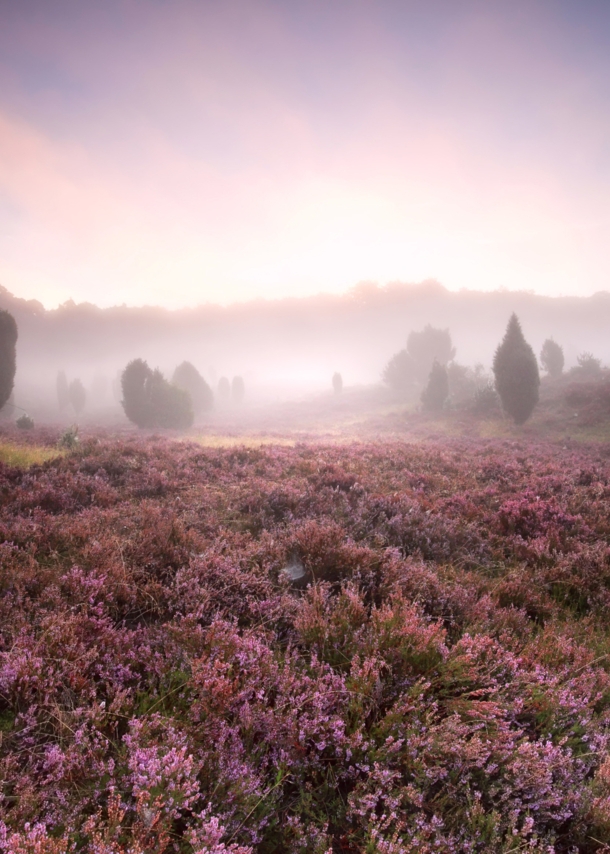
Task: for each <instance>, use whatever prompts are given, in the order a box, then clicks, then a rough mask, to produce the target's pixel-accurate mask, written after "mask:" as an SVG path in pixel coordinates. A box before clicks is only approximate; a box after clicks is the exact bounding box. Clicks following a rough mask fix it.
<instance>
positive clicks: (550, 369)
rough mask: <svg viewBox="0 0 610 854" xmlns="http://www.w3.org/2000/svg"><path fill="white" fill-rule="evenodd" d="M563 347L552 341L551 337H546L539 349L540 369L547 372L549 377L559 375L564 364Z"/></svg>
mask: <svg viewBox="0 0 610 854" xmlns="http://www.w3.org/2000/svg"><path fill="white" fill-rule="evenodd" d="M564 361H565V360H564V357H563V349H562V348H561V347H560V346H559V344H557V343H556V342H555V341H553V339H552V338H547V339H546V341H545V342H544V344H543V345H542V350H541V351H540V364H541V365H542V369H543V370H544V371H546V372H547V374H548V375H549V376H550V377H553V378H555V377H560V376H561V374H562V371H563V366H564Z"/></svg>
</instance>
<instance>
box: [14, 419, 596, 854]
mask: <svg viewBox="0 0 610 854" xmlns="http://www.w3.org/2000/svg"><path fill="white" fill-rule="evenodd" d="M28 435H30V434H28ZM36 436H37V434H36V433H35V432H34V434H33V440H32V441H34V439H35V438H36ZM0 501H1V504H2V513H1V516H0V550H1V551H2V561H1V562H0V626H1V634H0V641H1V647H0V649H1V652H0V729H1V731H2V739H1V742H0V779H1V780H2V790H1V797H2V811H1V815H2V819H1V822H0V850H5V851H10V852H19V854H34V852H36V854H66V852H72V851H74V852H77V851H82V852H87V854H136V853H137V854H144V852H156V854H157V852H158V854H163V852H168V854H169V852H197V854H204V852H205V854H221V852H228V851H230V852H233V854H246V852H257V854H259V853H260V854H271V852H278V854H279V852H303V854H304V852H314V854H315V852H319V854H325V852H331V851H332V852H354V854H355V852H370V854H374V852H379V854H398V852H413V854H415V852H418V853H419V852H432V851H435V852H437V851H438V852H446V854H449V852H456V854H457V852H485V853H486V854H487V852H489V854H492V852H494V854H495V852H509V851H512V852H516V851H528V852H540V854H542V852H544V854H550V852H576V851H578V852H583V854H585V852H595V851H603V850H607V849H606V848H605V847H604V846H606V845H607V844H608V843H610V742H609V737H610V659H609V657H608V656H609V652H608V650H609V646H608V641H609V629H608V623H607V613H608V608H609V607H610V569H609V568H610V525H609V522H608V519H609V517H610V513H609V504H610V454H609V452H608V448H607V446H605V445H597V446H591V447H590V448H584V447H583V448H581V449H573V448H570V447H563V446H562V445H561V444H550V443H549V444H534V443H527V442H525V441H521V442H515V441H493V442H491V441H490V442H486V441H479V442H476V443H474V442H468V441H465V440H455V441H447V442H446V443H444V444H443V445H440V444H439V445H435V444H428V445H422V444H419V445H405V444H398V443H390V444H387V445H381V444H352V445H349V446H347V447H330V446H321V445H315V446H305V445H301V446H298V447H295V448H286V447H279V446H275V447H274V446H270V447H267V448H262V447H260V448H246V447H238V448H231V449H213V448H202V447H201V446H198V445H194V444H188V443H178V442H173V443H171V442H168V441H166V440H163V439H159V438H157V439H154V438H150V439H144V438H124V439H109V440H107V439H105V438H104V437H103V436H99V437H94V438H91V437H89V438H86V437H83V439H82V441H81V443H80V445H78V446H76V447H75V449H74V450H73V451H72V452H70V453H67V454H66V455H64V456H62V457H60V458H57V459H54V460H51V461H48V462H45V463H42V464H40V465H34V466H31V467H30V468H27V469H26V468H17V467H15V466H13V465H2V466H0Z"/></svg>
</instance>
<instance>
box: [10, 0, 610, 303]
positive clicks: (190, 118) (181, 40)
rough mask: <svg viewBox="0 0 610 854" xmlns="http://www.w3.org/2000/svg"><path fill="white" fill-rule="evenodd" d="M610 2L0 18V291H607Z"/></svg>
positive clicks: (328, 5)
mask: <svg viewBox="0 0 610 854" xmlns="http://www.w3.org/2000/svg"><path fill="white" fill-rule="evenodd" d="M609 191H610V2H609V0H573V2H562V0H552V2H538V0H523V2H521V0H506V2H504V0H502V2H500V0H496V2H494V0H481V2H474V0H472V2H470V0H446V2H443V0H418V2H409V0H401V1H400V2H398V1H397V2H392V1H391V0H387V2H386V0H373V2H358V0H345V2H343V0H321V2H316V0H300V2H296V0H295V2H287V0H275V2H272V1H269V2H262V0H261V1H260V2H259V0H248V2H243V3H240V2H233V0H216V2H206V0H75V2H67V0H53V2H50V0H37V2H30V0H0V283H1V284H3V285H4V286H5V287H7V288H8V289H9V290H10V291H12V292H13V293H15V294H17V295H18V296H23V297H27V298H36V299H39V300H41V301H42V302H43V303H44V304H45V305H47V306H54V305H57V304H58V303H61V302H63V301H65V300H66V299H68V298H69V297H72V298H74V299H75V300H77V301H81V300H88V301H91V302H95V303H98V304H100V305H110V304H114V303H123V302H126V303H128V304H142V303H155V304H162V305H167V306H171V307H174V306H180V305H193V304H198V303H203V302H208V301H213V302H232V301H235V300H242V299H250V298H254V297H276V296H285V295H289V294H293V295H302V294H309V293H317V292H319V291H337V292H338V291H344V290H346V289H347V288H349V287H351V286H352V285H354V284H355V283H356V282H358V281H361V280H375V281H378V282H379V283H380V284H384V283H386V282H388V281H392V280H402V281H419V280H421V279H424V278H436V279H438V280H439V281H441V282H442V283H443V284H444V285H446V286H447V287H448V288H451V289H458V288H462V287H468V288H476V289H495V288H499V287H506V288H511V289H512V288H514V289H533V290H535V291H539V292H540V293H544V294H560V293H563V294H568V293H570V294H582V295H585V294H589V293H593V292H595V291H599V290H610V192H609Z"/></svg>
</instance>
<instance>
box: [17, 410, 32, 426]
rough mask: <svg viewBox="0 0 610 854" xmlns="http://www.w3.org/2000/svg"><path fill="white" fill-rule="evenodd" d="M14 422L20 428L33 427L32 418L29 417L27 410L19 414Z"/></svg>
mask: <svg viewBox="0 0 610 854" xmlns="http://www.w3.org/2000/svg"><path fill="white" fill-rule="evenodd" d="M15 424H16V425H17V427H19V429H20V430H32V429H33V427H34V419H33V418H30V416H29V415H28V414H27V412H24V413H23V415H21V416H19V418H18V419H17V420H16V421H15Z"/></svg>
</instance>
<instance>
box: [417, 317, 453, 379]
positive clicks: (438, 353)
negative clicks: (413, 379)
mask: <svg viewBox="0 0 610 854" xmlns="http://www.w3.org/2000/svg"><path fill="white" fill-rule="evenodd" d="M407 352H408V353H409V355H410V356H411V358H412V359H413V362H414V364H415V370H416V373H417V378H418V380H419V381H420V382H426V381H427V379H428V378H429V376H430V371H431V370H432V365H433V364H434V362H435V361H436V362H438V364H439V365H441V366H444V365H447V364H448V363H449V362H450V361H451V360H452V359H453V358H454V356H455V347H453V346H452V343H451V335H450V333H449V330H448V329H435V328H434V327H433V326H430V324H428V325H427V326H426V327H424V329H422V330H421V332H410V333H409V337H408V339H407Z"/></svg>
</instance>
